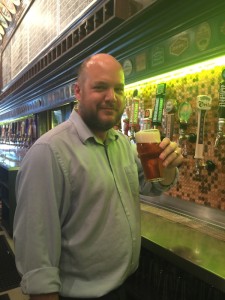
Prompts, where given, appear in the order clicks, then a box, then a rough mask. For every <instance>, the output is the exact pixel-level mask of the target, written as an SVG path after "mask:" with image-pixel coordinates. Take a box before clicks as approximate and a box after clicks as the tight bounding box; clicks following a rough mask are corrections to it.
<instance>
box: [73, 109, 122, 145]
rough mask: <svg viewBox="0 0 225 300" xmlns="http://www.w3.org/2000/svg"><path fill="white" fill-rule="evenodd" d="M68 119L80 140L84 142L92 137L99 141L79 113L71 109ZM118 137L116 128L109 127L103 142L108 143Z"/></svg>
mask: <svg viewBox="0 0 225 300" xmlns="http://www.w3.org/2000/svg"><path fill="white" fill-rule="evenodd" d="M69 120H70V121H71V122H72V123H73V124H74V125H75V127H76V131H77V135H78V136H79V138H80V140H81V141H82V142H83V143H84V144H85V143H86V141H87V140H89V139H94V140H95V141H96V142H99V141H98V139H97V138H96V137H95V135H94V134H93V133H92V131H91V130H90V129H89V127H88V126H87V125H86V124H85V122H84V121H83V119H82V118H81V117H80V115H79V114H78V113H77V112H76V111H75V110H73V111H72V113H71V115H70V117H69ZM118 138H119V134H118V133H117V131H116V130H114V129H113V128H112V129H109V130H108V134H107V138H106V142H105V144H109V143H110V142H111V141H115V140H117V139H118Z"/></svg>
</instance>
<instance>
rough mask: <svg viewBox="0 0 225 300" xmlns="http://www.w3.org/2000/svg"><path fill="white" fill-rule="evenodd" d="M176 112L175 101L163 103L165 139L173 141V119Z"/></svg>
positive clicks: (169, 100)
mask: <svg viewBox="0 0 225 300" xmlns="http://www.w3.org/2000/svg"><path fill="white" fill-rule="evenodd" d="M176 110H177V101H176V100H174V99H168V100H167V101H166V103H165V112H166V115H165V118H166V137H168V138H169V139H170V140H173V130H174V118H175V112H176Z"/></svg>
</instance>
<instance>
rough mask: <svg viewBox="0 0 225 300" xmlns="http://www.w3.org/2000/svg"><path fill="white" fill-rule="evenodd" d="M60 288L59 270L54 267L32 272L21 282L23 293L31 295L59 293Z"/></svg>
mask: <svg viewBox="0 0 225 300" xmlns="http://www.w3.org/2000/svg"><path fill="white" fill-rule="evenodd" d="M37 283H38V284H37ZM60 286H61V284H60V279H59V270H58V268H54V267H48V268H41V269H36V270H32V271H30V272H28V273H26V274H25V275H24V276H23V277H22V281H21V289H22V291H23V293H24V294H30V295H31V294H40V293H42V294H43V293H44V294H48V293H52V292H57V291H59V290H60ZM43 291H44V292H43Z"/></svg>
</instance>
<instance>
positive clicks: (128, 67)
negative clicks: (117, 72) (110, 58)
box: [123, 59, 133, 76]
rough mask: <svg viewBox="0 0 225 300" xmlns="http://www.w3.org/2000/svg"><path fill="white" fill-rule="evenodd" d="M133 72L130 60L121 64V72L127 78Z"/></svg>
mask: <svg viewBox="0 0 225 300" xmlns="http://www.w3.org/2000/svg"><path fill="white" fill-rule="evenodd" d="M132 70H133V64H132V61H131V60H130V59H126V60H125V61H124V62H123V71H124V75H125V76H129V75H130V74H131V72H132Z"/></svg>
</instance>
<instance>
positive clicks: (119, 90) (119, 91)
mask: <svg viewBox="0 0 225 300" xmlns="http://www.w3.org/2000/svg"><path fill="white" fill-rule="evenodd" d="M115 91H116V93H118V94H123V93H124V88H116V89H115Z"/></svg>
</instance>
